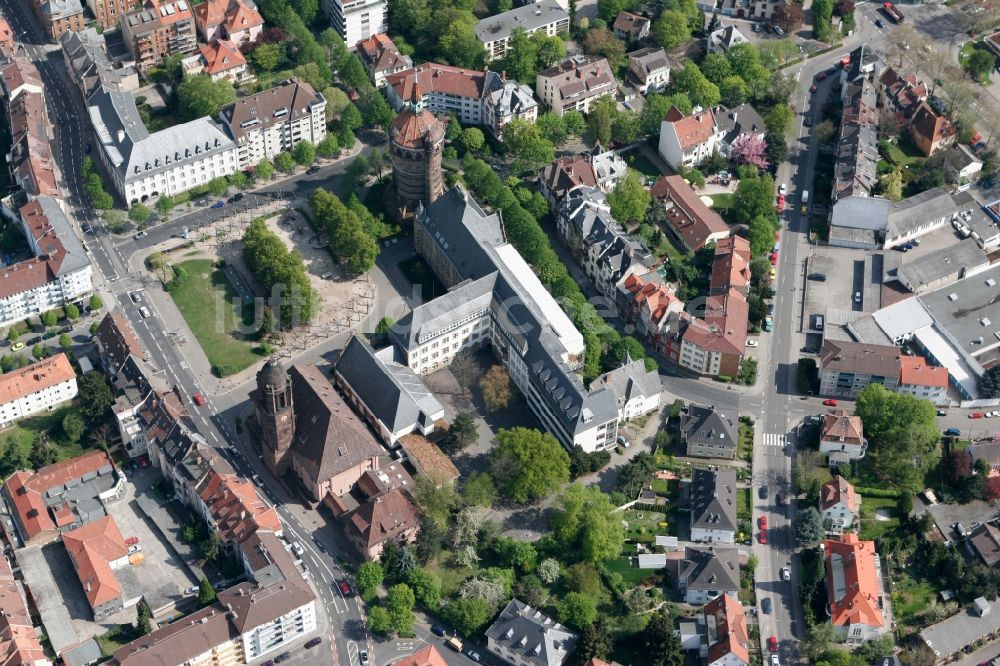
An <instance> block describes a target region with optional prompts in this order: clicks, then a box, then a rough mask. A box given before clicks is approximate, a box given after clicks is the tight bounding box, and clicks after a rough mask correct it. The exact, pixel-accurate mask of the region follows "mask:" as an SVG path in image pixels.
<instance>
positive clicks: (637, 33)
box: [612, 12, 652, 44]
mask: <svg viewBox="0 0 1000 666" xmlns="http://www.w3.org/2000/svg"><path fill="white" fill-rule="evenodd" d="M651 24H652V21H650V20H649V18H648V17H646V16H642V15H640V14H633V13H632V12H619V13H618V16H617V17H616V18H615V22H614V25H613V26H612V31H613V32H614V33H615V37H617V38H618V39H620V40H622V41H624V42H625V43H627V44H628V43H633V42H638V41H639V40H641V39H645V38H646V37H649V29H650V26H651Z"/></svg>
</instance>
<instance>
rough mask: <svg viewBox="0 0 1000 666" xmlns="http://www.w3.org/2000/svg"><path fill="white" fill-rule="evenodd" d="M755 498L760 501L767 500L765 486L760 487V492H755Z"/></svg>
mask: <svg viewBox="0 0 1000 666" xmlns="http://www.w3.org/2000/svg"><path fill="white" fill-rule="evenodd" d="M757 496H758V497H760V498H761V499H767V486H761V487H760V490H758V491H757Z"/></svg>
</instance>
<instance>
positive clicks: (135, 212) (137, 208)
mask: <svg viewBox="0 0 1000 666" xmlns="http://www.w3.org/2000/svg"><path fill="white" fill-rule="evenodd" d="M152 215H153V213H152V212H151V211H150V210H149V208H148V207H146V206H145V205H144V204H141V203H137V204H134V205H133V206H132V207H131V208H129V210H128V219H130V220H132V221H133V222H135V223H137V224H143V223H145V222H148V221H149V218H150V217H151V216H152Z"/></svg>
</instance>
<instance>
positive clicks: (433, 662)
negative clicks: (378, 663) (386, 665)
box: [394, 645, 448, 666]
mask: <svg viewBox="0 0 1000 666" xmlns="http://www.w3.org/2000/svg"><path fill="white" fill-rule="evenodd" d="M394 663H395V666H448V662H446V661H445V660H444V657H442V656H441V653H440V652H438V650H437V648H436V647H434V646H433V645H428V646H427V647H425V648H424V649H422V650H420V651H418V652H414V653H413V654H411V655H410V656H409V657H403V658H402V659H400V660H399V661H397V662H394Z"/></svg>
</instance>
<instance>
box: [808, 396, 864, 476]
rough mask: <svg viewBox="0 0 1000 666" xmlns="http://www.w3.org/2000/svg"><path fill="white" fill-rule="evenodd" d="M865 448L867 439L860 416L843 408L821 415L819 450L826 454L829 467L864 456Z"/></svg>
mask: <svg viewBox="0 0 1000 666" xmlns="http://www.w3.org/2000/svg"><path fill="white" fill-rule="evenodd" d="M867 450H868V440H867V439H865V429H864V424H863V423H862V422H861V417H860V416H852V415H850V414H848V413H847V412H846V411H844V410H843V409H835V410H833V411H831V412H828V413H826V414H824V415H823V424H822V430H821V431H820V435H819V452H820V453H825V454H826V455H827V459H828V461H829V463H830V466H831V467H832V466H833V465H839V464H841V463H846V462H850V461H851V460H859V459H861V458H864V457H865V452H866V451H867Z"/></svg>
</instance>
